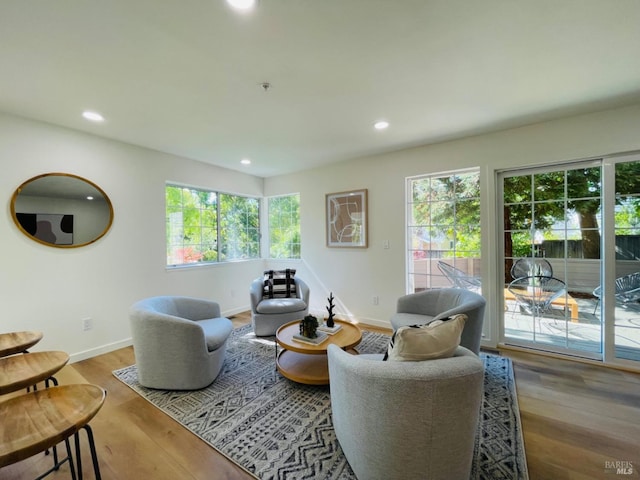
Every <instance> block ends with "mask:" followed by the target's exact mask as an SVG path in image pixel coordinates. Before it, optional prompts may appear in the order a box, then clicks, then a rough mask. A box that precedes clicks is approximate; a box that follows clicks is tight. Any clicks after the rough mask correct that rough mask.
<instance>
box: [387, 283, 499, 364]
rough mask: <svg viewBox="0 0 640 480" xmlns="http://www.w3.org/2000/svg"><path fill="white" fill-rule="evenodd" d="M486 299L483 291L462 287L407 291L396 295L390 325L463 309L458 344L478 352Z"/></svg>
mask: <svg viewBox="0 0 640 480" xmlns="http://www.w3.org/2000/svg"><path fill="white" fill-rule="evenodd" d="M486 303H487V302H486V300H485V299H484V297H483V296H482V295H479V294H477V293H475V292H472V291H471V290H466V289H463V288H438V289H433V290H425V291H422V292H418V293H410V294H409V295H405V296H403V297H400V298H399V299H398V304H397V307H396V313H395V314H394V315H393V316H392V317H391V326H392V327H393V329H394V330H397V329H398V328H400V327H404V326H408V325H425V324H428V323H431V322H433V321H434V320H439V319H441V318H448V317H450V316H452V315H456V314H459V313H464V314H466V315H467V321H466V322H465V326H464V330H463V331H462V338H461V340H460V345H461V346H463V347H466V348H468V349H469V350H471V351H472V352H473V353H475V354H478V353H479V352H480V341H481V340H482V325H483V323H484V309H485V306H486Z"/></svg>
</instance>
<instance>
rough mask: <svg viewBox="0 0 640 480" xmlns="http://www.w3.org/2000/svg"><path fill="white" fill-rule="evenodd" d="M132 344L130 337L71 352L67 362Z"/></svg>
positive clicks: (84, 358)
mask: <svg viewBox="0 0 640 480" xmlns="http://www.w3.org/2000/svg"><path fill="white" fill-rule="evenodd" d="M132 344H133V341H132V339H131V338H125V339H124V340H120V341H118V342H113V343H108V344H106V345H101V346H99V347H96V348H92V349H90V350H85V351H83V352H78V353H73V354H71V355H70V356H69V363H75V362H79V361H81V360H86V359H87V358H92V357H96V356H98V355H102V354H103V353H109V352H113V351H114V350H118V349H120V348H124V347H128V346H130V345H132Z"/></svg>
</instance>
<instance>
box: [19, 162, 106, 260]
mask: <svg viewBox="0 0 640 480" xmlns="http://www.w3.org/2000/svg"><path fill="white" fill-rule="evenodd" d="M21 195H22V197H20V196H21ZM88 196H92V197H93V200H89V199H88V198H87V197H88ZM20 198H22V200H23V201H22V202H21V201H20ZM43 199H44V200H43ZM85 202H96V203H95V204H91V205H95V206H92V207H90V208H87V207H86V206H87V205H88V204H87V203H85ZM19 204H22V205H19ZM60 205H65V206H64V207H61V206H60ZM74 205H75V207H74ZM59 208H63V209H64V210H66V211H51V210H57V209H59ZM96 208H97V209H96ZM47 210H49V211H47ZM74 216H76V217H78V218H79V219H82V218H84V219H85V220H87V221H84V222H81V223H82V224H83V225H87V224H89V227H87V228H84V229H81V231H80V233H79V234H77V233H76V232H75V231H74V229H73V221H74ZM11 217H12V218H13V221H14V223H15V224H16V226H17V227H18V229H19V230H20V231H21V232H22V233H24V234H25V235H26V236H27V237H29V238H30V239H31V240H34V241H36V242H38V243H41V244H43V245H47V246H48V247H56V248H78V247H84V246H86V245H90V244H92V243H94V242H96V241H98V240H99V239H100V238H102V237H103V236H104V235H106V233H107V232H108V231H109V229H110V228H111V224H112V223H113V205H112V204H111V200H110V199H109V197H108V196H107V194H106V193H105V192H104V190H102V189H101V188H100V187H99V186H98V185H96V184H95V183H93V182H92V181H90V180H87V179H86V178H83V177H80V176H78V175H73V174H71V173H58V172H52V173H43V174H42V175H37V176H35V177H32V178H30V179H29V180H27V181H25V182H23V183H22V184H21V185H20V186H19V187H18V188H17V189H16V191H15V192H14V193H13V196H12V197H11ZM19 217H20V218H19ZM63 217H64V218H63ZM69 217H70V219H71V232H70V233H69V231H68V228H67V230H66V231H63V234H62V237H64V238H68V237H69V235H71V238H72V241H71V243H68V240H62V241H63V242H65V243H59V242H58V241H57V240H58V239H57V238H56V236H55V234H53V233H52V232H51V231H47V232H46V233H47V234H48V235H43V234H42V233H41V232H38V231H37V228H38V225H41V226H42V225H46V226H47V227H46V228H47V229H50V225H51V223H50V221H49V219H55V220H56V221H57V222H58V223H59V224H60V225H68V224H69ZM107 217H108V218H107ZM21 219H22V221H21ZM26 219H28V220H26ZM96 219H97V220H98V223H96V222H95V221H96ZM42 220H45V221H44V223H42ZM23 223H25V224H27V228H29V230H28V229H27V228H25V225H23ZM60 225H56V226H57V227H60ZM103 225H104V226H103ZM34 229H36V230H35V231H34V232H33V233H32V232H31V231H30V230H34ZM36 233H37V234H38V235H40V237H41V238H39V237H38V236H36ZM59 236H60V235H59ZM47 237H51V238H53V241H51V240H48V239H47ZM74 237H75V238H74ZM77 237H80V239H79V240H76V238H77Z"/></svg>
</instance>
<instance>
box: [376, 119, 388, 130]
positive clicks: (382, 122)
mask: <svg viewBox="0 0 640 480" xmlns="http://www.w3.org/2000/svg"><path fill="white" fill-rule="evenodd" d="M387 127H389V122H387V121H386V120H380V121H378V122H376V123H374V124H373V128H375V129H376V130H384V129H385V128H387Z"/></svg>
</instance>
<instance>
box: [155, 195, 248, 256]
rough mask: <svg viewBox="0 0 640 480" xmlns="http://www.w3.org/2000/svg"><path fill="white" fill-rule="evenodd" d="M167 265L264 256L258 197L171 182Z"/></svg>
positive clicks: (167, 229) (167, 199)
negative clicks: (262, 254) (261, 244)
mask: <svg viewBox="0 0 640 480" xmlns="http://www.w3.org/2000/svg"><path fill="white" fill-rule="evenodd" d="M165 193H166V215H167V217H166V234H167V265H185V264H202V263H213V262H226V261H232V260H240V259H248V258H259V257H260V222H259V219H260V201H259V199H257V198H251V197H242V196H238V195H229V194H224V193H217V192H212V191H208V190H199V189H194V188H188V187H182V186H178V185H167V187H166V192H165Z"/></svg>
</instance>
